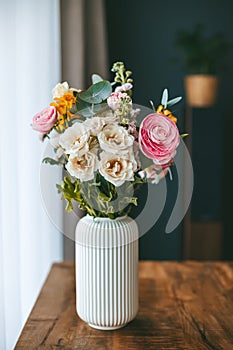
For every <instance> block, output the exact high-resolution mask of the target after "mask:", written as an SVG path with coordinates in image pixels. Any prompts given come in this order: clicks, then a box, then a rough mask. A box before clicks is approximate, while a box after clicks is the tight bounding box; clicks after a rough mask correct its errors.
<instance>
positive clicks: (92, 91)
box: [78, 80, 112, 104]
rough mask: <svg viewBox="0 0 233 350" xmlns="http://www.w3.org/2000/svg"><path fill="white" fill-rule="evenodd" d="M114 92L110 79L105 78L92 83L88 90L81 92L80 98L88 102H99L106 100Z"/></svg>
mask: <svg viewBox="0 0 233 350" xmlns="http://www.w3.org/2000/svg"><path fill="white" fill-rule="evenodd" d="M111 92H112V86H111V84H110V82H109V81H106V80H103V81H100V82H98V83H96V84H93V85H91V86H90V87H89V88H88V89H87V90H86V91H81V92H80V93H79V95H78V96H79V98H80V99H81V100H82V101H85V102H88V103H91V104H92V103H94V104H98V103H101V102H102V101H104V100H105V99H106V98H107V97H108V96H109V95H110V94H111Z"/></svg>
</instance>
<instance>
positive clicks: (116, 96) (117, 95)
mask: <svg viewBox="0 0 233 350" xmlns="http://www.w3.org/2000/svg"><path fill="white" fill-rule="evenodd" d="M126 97H129V96H128V95H127V93H126V92H113V93H112V94H111V95H110V96H109V97H108V99H107V103H108V106H109V107H110V108H111V109H112V110H113V111H115V110H117V109H118V108H119V107H120V106H119V102H120V100H121V99H122V98H126Z"/></svg>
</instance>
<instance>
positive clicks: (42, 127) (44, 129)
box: [32, 106, 57, 134]
mask: <svg viewBox="0 0 233 350" xmlns="http://www.w3.org/2000/svg"><path fill="white" fill-rule="evenodd" d="M56 120H57V111H56V108H55V107H52V106H51V107H48V108H45V109H44V110H43V111H41V112H40V113H37V114H36V115H35V116H34V117H33V120H32V127H33V129H34V130H37V131H39V132H41V133H42V134H47V133H48V132H49V131H50V130H51V129H52V127H53V126H54V124H55V122H56Z"/></svg>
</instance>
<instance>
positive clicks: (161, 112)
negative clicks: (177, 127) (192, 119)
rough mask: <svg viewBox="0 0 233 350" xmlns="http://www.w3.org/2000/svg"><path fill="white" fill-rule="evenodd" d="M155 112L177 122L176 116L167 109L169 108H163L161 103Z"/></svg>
mask: <svg viewBox="0 0 233 350" xmlns="http://www.w3.org/2000/svg"><path fill="white" fill-rule="evenodd" d="M156 112H157V113H159V114H163V115H165V116H166V117H168V118H170V119H171V120H172V121H173V122H175V123H176V122H177V118H176V117H175V116H174V115H173V114H172V112H171V111H169V109H164V106H163V105H159V106H158V108H157V111H156Z"/></svg>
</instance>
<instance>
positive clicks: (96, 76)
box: [91, 74, 104, 84]
mask: <svg viewBox="0 0 233 350" xmlns="http://www.w3.org/2000/svg"><path fill="white" fill-rule="evenodd" d="M91 80H92V83H93V84H96V83H98V82H99V81H103V80H104V79H103V78H102V77H101V76H100V75H99V74H92V76H91Z"/></svg>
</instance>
